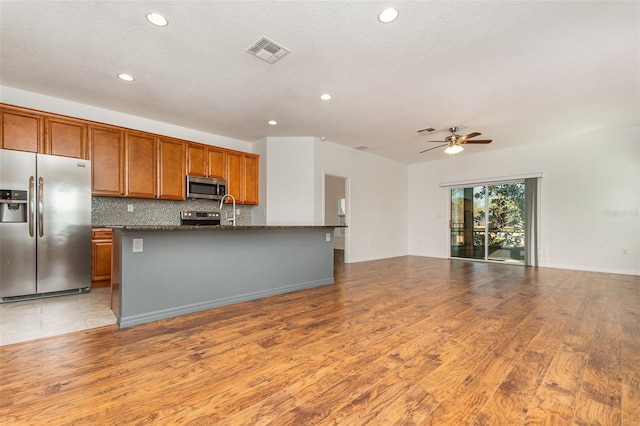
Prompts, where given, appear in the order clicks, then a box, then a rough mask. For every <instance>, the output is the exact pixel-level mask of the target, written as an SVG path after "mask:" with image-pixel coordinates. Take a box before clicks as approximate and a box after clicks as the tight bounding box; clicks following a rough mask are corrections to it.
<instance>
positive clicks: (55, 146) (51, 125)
mask: <svg viewBox="0 0 640 426" xmlns="http://www.w3.org/2000/svg"><path fill="white" fill-rule="evenodd" d="M87 128H88V126H87V124H86V122H82V121H77V120H68V119H63V118H57V117H45V142H44V153H45V154H50V155H59V156H62V157H73V158H89V155H88V150H87Z"/></svg>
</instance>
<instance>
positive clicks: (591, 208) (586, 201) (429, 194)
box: [409, 126, 640, 275]
mask: <svg viewBox="0 0 640 426" xmlns="http://www.w3.org/2000/svg"><path fill="white" fill-rule="evenodd" d="M534 172H542V173H543V177H542V178H541V179H540V193H541V199H540V213H541V215H540V222H539V224H540V241H539V243H540V244H539V246H540V251H539V256H540V257H539V262H540V266H546V267H554V268H567V269H578V270H587V271H602V272H613V273H623V274H635V275H640V242H639V240H640V210H639V209H640V128H639V127H637V126H635V127H629V128H624V129H606V130H600V131H593V132H589V133H581V134H573V135H565V136H563V137H562V138H557V139H555V138H554V137H553V136H552V137H550V139H549V140H548V141H546V142H541V143H540V144H535V145H526V146H522V147H514V148H510V149H503V150H495V151H486V152H482V153H476V154H473V155H467V156H461V157H456V158H445V159H442V160H438V161H432V162H426V163H421V164H415V165H411V166H409V253H410V254H414V255H420V256H431V257H448V241H449V236H448V235H449V234H448V232H449V229H448V221H449V217H448V214H449V206H448V202H449V189H448V188H441V187H439V184H440V183H441V182H451V181H458V180H466V179H478V180H482V179H485V178H487V179H488V178H492V177H499V176H511V175H518V174H526V173H534ZM623 249H626V250H627V254H624V255H623V254H622V250H623Z"/></svg>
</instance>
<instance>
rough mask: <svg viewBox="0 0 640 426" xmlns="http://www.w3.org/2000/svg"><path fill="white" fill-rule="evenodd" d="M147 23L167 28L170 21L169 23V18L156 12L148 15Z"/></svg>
mask: <svg viewBox="0 0 640 426" xmlns="http://www.w3.org/2000/svg"><path fill="white" fill-rule="evenodd" d="M147 21H149V22H151V23H152V24H153V25H157V26H159V27H166V26H167V25H169V21H167V18H165V17H164V16H162V15H160V14H159V13H156V12H149V13H147Z"/></svg>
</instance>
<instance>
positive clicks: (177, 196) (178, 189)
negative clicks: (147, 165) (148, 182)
mask: <svg viewBox="0 0 640 426" xmlns="http://www.w3.org/2000/svg"><path fill="white" fill-rule="evenodd" d="M184 151H185V144H184V142H182V141H177V140H171V139H164V138H160V139H158V198H162V199H164V200H184V199H185V198H186V186H187V184H186V179H185V153H184Z"/></svg>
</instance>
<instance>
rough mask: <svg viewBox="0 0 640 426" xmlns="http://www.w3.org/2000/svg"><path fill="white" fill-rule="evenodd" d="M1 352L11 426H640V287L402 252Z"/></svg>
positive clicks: (617, 279) (3, 396)
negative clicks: (313, 281)
mask: <svg viewBox="0 0 640 426" xmlns="http://www.w3.org/2000/svg"><path fill="white" fill-rule="evenodd" d="M336 279H337V284H336V285H329V286H324V287H319V288H315V289H311V290H304V291H299V292H295V293H289V294H285V295H279V296H274V297H270V298H266V299H262V300H258V301H254V302H247V303H240V304H236V305H231V306H226V307H222V308H218V309H213V310H208V311H205V312H200V313H196V314H191V315H186V316H181V317H177V318H173V319H168V320H163V321H158V322H154V323H149V324H144V325H140V326H136V327H132V328H129V329H124V330H118V329H117V328H116V327H115V326H109V327H103V328H100V329H94V330H88V331H83V332H76V333H72V334H67V335H63V336H58V337H53V338H47V339H43V340H39V341H34V342H26V343H20V344H15V345H9V346H4V347H0V361H1V366H0V378H1V383H0V386H1V388H0V423H1V424H3V425H5V424H38V425H42V424H48V425H56V424H95V425H97V424H147V423H156V424H191V425H205V424H219V425H255V424H273V425H332V424H339V425H363V424H374V425H393V424H404V425H408V424H420V425H422V424H452V425H471V424H474V425H489V424H491V425H530V424H550V425H570V424H573V425H587V424H590V425H596V424H601V425H634V424H635V425H637V424H640V277H637V276H625V275H613V274H604V273H588V272H576V271H567V270H555V269H543V268H539V269H534V268H524V267H519V266H509V265H497V264H482V263H472V262H465V261H450V260H443V259H432V258H420V257H411V256H408V257H400V258H394V259H386V260H380V261H372V262H362V263H356V264H348V265H338V266H337V267H336Z"/></svg>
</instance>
